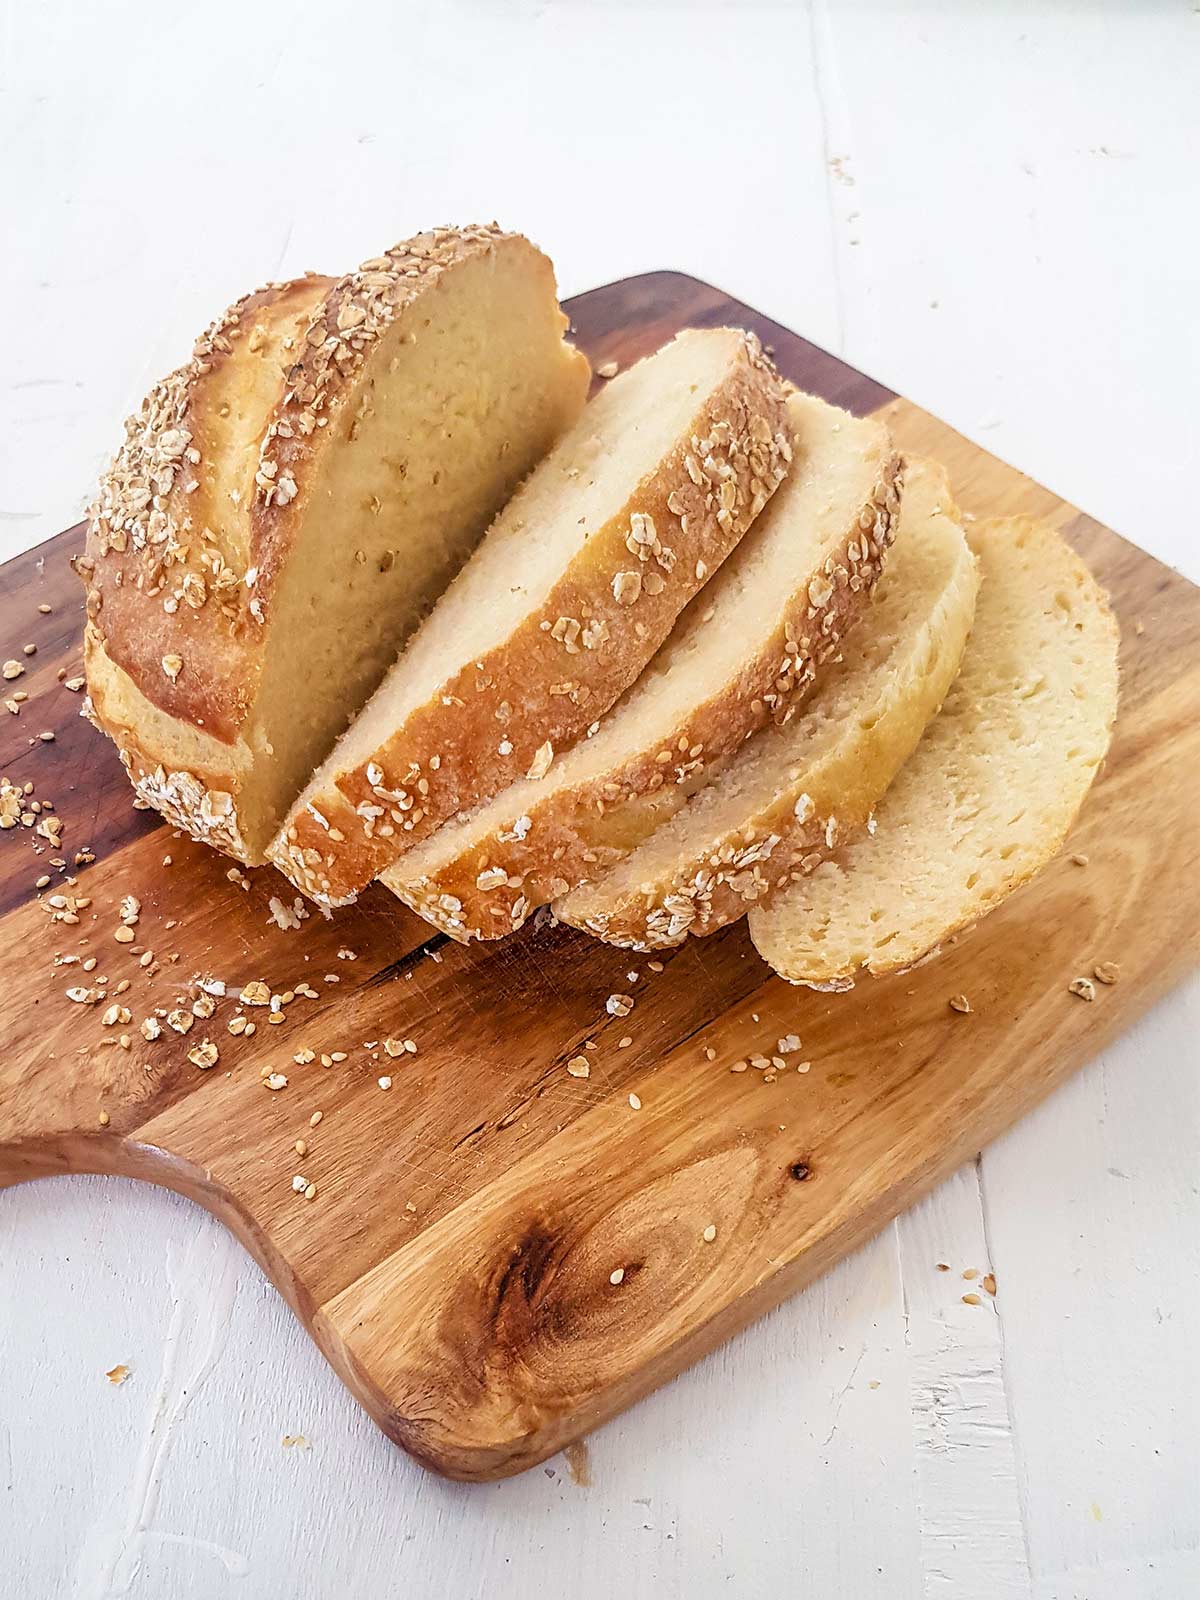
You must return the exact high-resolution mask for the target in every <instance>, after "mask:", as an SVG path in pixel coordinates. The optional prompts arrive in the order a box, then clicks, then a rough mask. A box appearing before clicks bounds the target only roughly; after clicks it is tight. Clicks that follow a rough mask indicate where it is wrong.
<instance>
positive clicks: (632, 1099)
mask: <svg viewBox="0 0 1200 1600" xmlns="http://www.w3.org/2000/svg"><path fill="white" fill-rule="evenodd" d="M629 1104H630V1105H631V1106H632V1107H633V1109H634V1110H635V1111H640V1110H641V1109H642V1100H641V1096H640V1095H636V1094H631V1095H630V1096H629Z"/></svg>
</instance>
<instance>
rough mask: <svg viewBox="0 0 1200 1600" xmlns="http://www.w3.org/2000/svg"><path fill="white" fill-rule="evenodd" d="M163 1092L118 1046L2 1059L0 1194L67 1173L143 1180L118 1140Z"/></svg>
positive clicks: (0, 1068)
mask: <svg viewBox="0 0 1200 1600" xmlns="http://www.w3.org/2000/svg"><path fill="white" fill-rule="evenodd" d="M139 1077H140V1078H141V1080H142V1081H141V1082H139V1081H138V1080H139ZM162 1087H163V1086H162V1085H161V1084H156V1083H155V1082H153V1081H152V1080H151V1078H150V1076H149V1075H148V1074H147V1073H145V1072H144V1070H143V1069H142V1068H140V1067H139V1066H138V1065H137V1064H136V1063H135V1062H134V1061H133V1059H132V1056H131V1053H130V1052H129V1051H127V1050H122V1049H121V1048H120V1046H119V1045H118V1044H117V1043H116V1042H115V1041H114V1042H113V1044H112V1046H111V1047H108V1048H105V1049H100V1050H96V1051H91V1052H88V1051H84V1052H78V1053H71V1054H69V1055H65V1054H62V1053H55V1052H53V1051H50V1050H49V1049H47V1051H46V1052H44V1053H42V1054H39V1055H37V1056H35V1057H34V1058H33V1059H29V1058H26V1059H24V1060H20V1059H16V1060H14V1059H11V1058H10V1059H8V1060H2V1061H0V1188H6V1187H8V1186H10V1185H11V1184H14V1183H23V1182H25V1181H26V1180H28V1179H31V1178H45V1177H52V1176H54V1175H55V1174H62V1173H69V1172H116V1173H126V1174H128V1175H130V1176H134V1177H140V1176H145V1175H146V1174H144V1173H142V1172H141V1171H140V1170H139V1168H140V1163H139V1161H138V1160H137V1159H136V1158H131V1153H130V1147H129V1146H128V1145H127V1144H126V1142H125V1140H124V1139H123V1138H122V1137H121V1135H122V1134H125V1133H128V1132H130V1131H131V1130H132V1129H133V1128H134V1127H135V1126H136V1125H137V1123H138V1122H140V1121H142V1120H144V1118H145V1116H146V1113H147V1111H148V1109H151V1108H152V1106H153V1103H154V1102H155V1100H156V1099H158V1098H159V1096H160V1094H161V1092H162Z"/></svg>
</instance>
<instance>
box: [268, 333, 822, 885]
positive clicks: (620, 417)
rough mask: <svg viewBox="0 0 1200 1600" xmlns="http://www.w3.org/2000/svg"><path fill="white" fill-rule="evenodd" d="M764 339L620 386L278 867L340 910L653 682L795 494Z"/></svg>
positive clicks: (396, 676)
mask: <svg viewBox="0 0 1200 1600" xmlns="http://www.w3.org/2000/svg"><path fill="white" fill-rule="evenodd" d="M791 453H792V452H791V444H790V441H789V440H788V437H787V431H786V412H785V407H784V391H783V386H782V383H781V381H780V379H779V377H778V375H777V374H776V372H775V370H774V368H773V367H772V366H771V364H770V363H769V362H768V361H767V359H766V357H765V356H764V355H763V353H762V350H761V347H760V346H759V343H758V340H757V339H755V338H754V336H753V335H752V334H745V333H741V332H739V331H737V330H735V329H731V328H717V329H711V330H708V331H703V332H687V333H683V334H680V335H679V337H678V338H676V339H675V340H674V341H673V342H672V343H671V344H669V345H667V346H665V347H664V348H663V349H662V350H660V351H658V352H657V354H655V355H653V356H650V357H648V358H647V359H646V360H644V361H641V362H639V363H638V364H637V365H636V366H634V367H632V368H630V369H629V370H628V371H627V372H625V373H623V374H622V375H621V376H620V377H618V378H616V379H615V380H614V381H613V382H612V383H610V384H609V385H608V386H607V387H606V388H605V389H604V390H603V392H602V393H601V394H600V395H599V396H598V397H597V398H596V399H595V400H593V401H592V403H591V404H590V405H589V406H588V407H587V409H586V410H585V412H584V414H583V416H582V417H581V418H580V419H579V422H578V423H577V424H576V425H575V427H574V428H573V429H572V430H571V432H570V433H569V434H568V435H566V437H565V438H563V439H562V440H561V441H560V442H559V444H558V445H557V447H556V448H555V449H554V450H553V451H552V452H551V454H550V455H549V456H548V457H547V458H546V460H545V461H544V462H543V463H542V464H541V466H540V467H539V468H538V470H537V472H535V473H534V474H533V476H532V477H531V478H530V479H529V481H528V482H527V483H525V484H524V485H523V486H522V487H521V489H520V491H519V492H518V493H517V494H516V495H514V497H513V499H512V500H511V501H510V502H509V504H508V505H507V506H506V507H505V508H504V510H503V511H502V512H501V514H500V516H499V517H497V519H496V521H495V523H494V524H493V526H492V527H491V529H490V530H489V532H488V535H487V538H486V539H485V540H484V542H483V544H482V545H481V546H480V548H479V550H478V551H477V552H476V554H475V556H474V557H473V558H472V559H471V561H470V562H469V563H468V564H467V566H466V567H465V568H464V569H463V571H462V573H461V574H460V576H459V577H458V579H457V580H456V581H455V582H454V584H453V585H452V586H451V587H450V589H449V590H448V591H447V593H446V595H445V596H444V597H443V599H442V601H441V603H440V604H439V605H438V607H437V609H436V610H435V612H434V613H433V615H432V616H431V617H430V618H429V620H428V621H427V622H426V623H425V625H424V626H423V627H422V628H421V629H420V631H419V632H418V633H417V634H416V635H415V636H414V637H413V639H412V641H411V643H410V644H409V646H408V648H407V650H406V651H405V652H404V654H403V655H402V656H401V658H400V659H399V661H398V662H397V663H396V665H395V667H394V668H393V670H392V671H391V672H390V673H389V674H388V676H387V678H386V679H385V680H384V682H383V684H382V685H381V686H380V688H379V690H378V692H377V693H376V695H375V697H374V698H373V699H372V700H371V702H370V704H369V705H368V706H367V707H366V709H365V710H364V712H363V714H362V716H361V717H360V718H359V719H358V721H357V722H356V723H355V724H354V725H353V726H352V727H351V728H350V729H348V730H347V732H346V734H345V736H344V737H343V738H342V739H341V740H340V741H339V743H338V744H337V746H336V747H335V749H334V750H333V752H332V754H331V755H330V756H329V758H328V760H327V761H325V763H324V764H323V765H322V766H321V768H320V769H319V770H318V771H317V772H316V773H315V774H314V776H313V778H312V781H311V782H310V783H309V784H308V786H307V787H306V788H305V790H304V792H303V793H302V794H301V796H300V798H299V800H298V801H297V802H296V804H295V806H294V807H293V808H292V811H291V813H290V814H289V816H288V819H287V823H286V826H285V828H284V829H283V830H282V831H281V833H280V835H279V837H278V838H277V839H276V840H275V841H274V842H273V844H272V846H271V850H270V855H271V859H272V860H273V861H274V862H275V863H276V865H277V866H278V867H279V868H280V869H281V870H282V871H283V872H285V873H286V874H287V876H288V877H290V878H291V879H292V881H293V882H294V883H295V884H296V885H297V886H298V887H299V888H301V889H303V890H304V891H305V893H307V894H309V895H311V896H312V897H313V898H314V899H316V900H319V901H323V902H324V903H326V904H335V903H342V902H345V901H347V900H349V899H351V898H352V897H353V896H354V895H355V893H356V892H357V891H358V890H359V889H361V888H363V887H364V886H365V885H366V884H367V883H369V882H370V881H371V879H372V878H374V877H375V876H376V875H377V874H378V873H379V872H381V871H383V870H384V869H385V868H386V867H388V866H389V865H390V864H391V862H392V861H394V860H395V859H396V858H397V857H398V856H400V855H401V854H402V853H403V852H404V851H406V850H408V849H410V848H411V847H412V846H413V845H415V844H417V843H418V842H419V840H421V839H422V838H425V837H426V836H428V835H429V834H431V833H432V832H433V831H434V829H435V828H437V827H438V826H439V824H441V823H443V822H445V821H446V820H447V819H448V818H450V817H453V816H455V815H456V814H457V813H459V812H463V811H466V810H468V809H470V808H472V807H474V806H476V805H479V804H480V803H481V802H483V801H485V800H487V799H489V798H490V797H491V796H492V795H494V794H496V793H497V792H498V791H499V790H501V789H503V788H505V787H507V785H509V784H511V783H513V782H515V781H516V780H517V779H519V778H522V777H524V776H525V775H526V774H527V773H528V774H530V775H532V776H537V775H539V774H544V773H545V772H546V771H547V770H549V768H550V766H551V763H552V762H553V761H554V758H555V755H556V753H558V752H560V751H561V750H563V749H564V747H566V746H569V745H570V744H572V743H573V742H574V741H575V740H576V739H577V738H578V737H579V736H580V735H581V734H582V733H583V732H584V730H585V729H587V728H588V727H589V726H590V725H591V724H592V723H593V722H595V720H596V719H597V718H599V717H600V716H601V715H602V714H603V713H604V712H605V711H606V710H607V709H608V707H609V706H610V705H612V703H613V702H614V701H615V700H616V699H617V697H618V696H619V695H620V694H621V693H622V691H623V690H624V689H625V688H626V687H627V686H628V685H629V684H630V683H631V682H632V681H633V680H634V679H635V678H636V677H637V675H638V674H639V672H640V671H641V670H642V667H643V666H644V665H645V663H646V662H647V661H648V660H649V659H650V657H651V656H652V655H653V654H654V652H655V651H656V650H657V648H658V646H659V645H660V644H661V643H662V640H663V639H664V637H665V636H666V634H667V633H668V632H669V631H670V628H671V625H672V623H673V622H674V620H675V617H676V616H677V614H678V613H679V612H680V611H681V610H682V608H683V606H684V605H685V604H686V602H687V601H688V600H689V599H690V598H691V597H692V595H693V594H694V593H695V592H696V590H697V589H699V588H700V586H701V584H702V583H703V582H704V581H705V579H706V578H707V577H708V576H709V575H710V574H711V573H712V572H713V571H715V569H716V568H717V567H718V566H719V565H720V564H721V562H722V561H723V560H724V559H725V557H726V556H727V555H728V554H729V552H730V550H732V549H733V547H734V546H735V545H736V544H737V541H738V540H739V539H740V538H741V536H742V534H743V533H744V532H745V531H746V529H747V528H748V527H749V526H750V523H751V522H752V521H753V519H754V518H755V517H756V516H757V515H758V513H759V512H760V511H761V510H762V508H763V506H764V505H765V504H766V502H767V500H768V499H769V498H770V496H771V495H772V494H773V493H774V491H775V488H776V486H777V485H778V484H779V483H780V482H781V481H782V479H783V477H784V474H785V471H786V463H787V461H788V459H789V458H790V456H791Z"/></svg>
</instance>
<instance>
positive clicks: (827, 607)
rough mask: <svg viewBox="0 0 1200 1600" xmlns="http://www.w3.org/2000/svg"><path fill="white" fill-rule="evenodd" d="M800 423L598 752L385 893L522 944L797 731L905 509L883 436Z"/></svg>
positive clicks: (497, 812) (529, 789)
mask: <svg viewBox="0 0 1200 1600" xmlns="http://www.w3.org/2000/svg"><path fill="white" fill-rule="evenodd" d="M788 421H789V424H790V426H791V430H792V435H793V439H794V447H795V461H794V464H793V466H792V468H791V471H790V473H789V475H788V477H787V479H786V480H785V482H784V483H783V485H782V486H781V487H780V489H779V490H778V492H777V493H776V495H775V497H774V499H773V500H772V501H771V503H770V505H769V506H768V507H767V509H766V510H765V511H764V512H763V514H762V516H761V517H760V518H759V519H758V522H757V523H756V524H755V526H754V528H753V530H752V531H751V533H750V534H749V535H748V537H747V538H745V539H744V540H743V541H742V543H741V544H740V545H739V546H738V548H737V550H736V551H735V552H734V553H733V555H732V556H730V558H729V559H728V561H726V563H725V565H724V566H723V567H722V568H721V570H720V571H719V572H718V573H717V575H716V577H715V578H713V579H712V580H711V582H710V583H709V584H708V585H707V586H706V587H705V588H704V589H703V590H702V591H701V593H700V594H699V595H697V596H696V598H695V599H694V600H693V601H692V602H691V604H690V606H689V607H688V609H687V610H686V611H685V612H684V613H683V614H682V616H681V617H680V618H679V620H678V621H677V623H676V624H675V627H674V629H673V631H672V633H671V635H670V637H669V638H668V639H667V641H666V643H665V644H664V645H663V647H662V649H661V650H660V651H659V653H658V655H657V656H655V658H654V660H653V661H652V662H651V663H650V665H649V667H648V668H647V669H646V671H645V672H644V673H643V674H642V676H641V678H640V679H639V680H638V682H637V683H636V684H635V685H634V687H633V688H632V689H630V690H629V692H628V693H627V694H626V696H625V697H624V699H623V700H621V701H620V702H619V703H618V704H617V705H616V706H615V707H614V708H613V710H612V711H611V712H610V713H609V714H608V716H606V717H605V718H604V719H603V720H602V721H601V723H600V726H599V728H598V730H597V731H596V732H595V734H594V735H593V736H592V737H591V738H589V739H586V740H584V741H583V742H581V743H580V744H577V745H576V746H575V747H574V748H573V749H571V750H569V751H567V752H566V753H565V754H564V755H563V756H561V757H560V758H559V759H558V760H557V761H556V762H555V763H554V765H553V767H552V768H551V769H550V771H549V772H548V773H547V774H546V775H545V776H544V777H543V778H541V779H538V780H533V781H531V780H522V781H520V782H518V783H515V784H513V785H512V786H511V787H510V788H508V789H505V790H504V791H503V792H502V793H501V794H500V795H498V796H497V797H496V799H495V800H493V801H491V802H489V803H488V804H486V805H484V806H483V807H481V808H480V809H479V810H477V811H475V812H474V813H472V815H471V816H469V817H468V818H466V819H465V820H464V821H462V822H455V823H449V824H447V825H446V826H445V827H444V828H442V829H441V830H440V831H439V832H437V833H436V834H434V835H433V837H432V838H430V839H428V840H426V841H425V842H424V843H423V844H420V845H417V846H416V847H415V848H413V849H411V850H409V851H408V852H407V853H406V854H405V855H403V856H401V857H400V859H399V860H398V861H397V862H396V863H395V864H394V866H392V867H391V868H390V869H389V870H388V871H387V872H386V873H385V874H384V875H383V881H384V883H386V884H387V886H388V887H389V888H390V889H392V890H394V891H395V893H397V894H398V895H399V896H400V897H401V899H403V900H405V901H407V903H408V904H409V905H411V906H412V907H414V909H415V910H417V911H420V912H421V913H422V914H423V915H424V916H426V917H427V918H428V919H429V920H430V921H432V922H434V923H435V924H436V925H437V926H438V927H440V928H443V929H445V931H447V932H448V933H450V934H451V935H452V936H453V937H454V938H456V939H464V940H465V939H471V938H476V939H494V938H499V937H500V936H501V935H503V934H507V933H511V932H512V931H513V930H514V929H515V928H518V927H520V925H521V923H522V921H523V920H524V919H525V917H526V916H527V915H528V914H529V913H530V912H531V911H533V910H534V909H535V908H536V907H537V906H539V905H544V904H546V903H547V902H548V901H550V900H553V899H554V898H555V896H556V895H559V894H562V893H564V892H565V891H566V890H567V889H568V888H569V887H570V886H572V885H574V884H576V883H579V882H580V881H582V880H583V879H585V878H590V877H594V876H595V875H596V874H597V872H598V871H600V870H602V869H603V866H604V865H605V864H606V863H607V862H609V861H611V860H613V859H615V858H616V857H617V856H618V855H620V854H622V853H623V852H624V851H626V850H629V849H631V848H633V846H634V845H635V844H637V843H638V841H639V840H640V839H642V838H645V837H646V835H647V834H648V833H650V832H651V831H652V830H653V828H654V827H655V826H656V825H657V824H658V823H659V822H660V821H662V820H663V819H664V818H665V817H667V816H668V815H670V813H671V812H672V811H673V810H676V809H677V808H678V807H679V806H680V805H682V804H683V802H684V800H685V799H686V798H687V795H688V794H689V793H690V792H691V791H692V790H694V789H695V788H697V787H698V786H699V785H700V784H702V783H703V782H704V781H705V780H706V778H707V777H708V776H709V774H710V773H711V772H712V771H713V770H714V768H715V767H716V766H717V765H719V764H720V763H721V762H722V761H724V760H727V759H728V758H729V757H730V756H731V755H732V754H733V753H734V751H736V750H737V749H738V747H739V746H740V745H741V744H742V742H743V740H744V739H745V738H746V737H747V736H748V735H749V734H750V733H752V732H753V731H754V729H756V728H758V727H761V726H762V724H763V723H764V722H766V721H768V720H771V719H773V720H775V721H776V722H779V723H783V722H786V721H787V720H788V719H789V718H790V717H791V716H792V714H793V713H794V712H795V710H796V708H797V706H798V705H799V703H800V700H801V699H802V697H803V694H804V692H805V691H806V690H807V688H808V686H809V685H810V683H811V681H812V679H813V676H814V674H815V672H816V670H817V667H818V666H819V665H820V663H821V662H823V661H824V660H825V659H826V658H827V657H828V656H829V655H831V654H832V653H833V651H834V650H835V649H836V648H837V645H838V641H839V639H840V638H841V636H842V634H843V633H844V632H845V630H846V629H847V628H848V627H849V625H850V624H851V623H852V622H853V621H854V620H855V618H856V617H857V616H858V615H859V613H860V612H861V611H862V610H863V609H864V608H865V607H866V606H867V603H868V600H869V598H870V594H871V590H872V588H873V587H874V583H875V580H876V578H877V576H878V573H879V571H880V567H881V565H882V562H883V556H884V552H885V550H886V547H887V545H888V543H889V541H890V539H891V537H892V527H893V522H894V518H895V513H896V508H897V505H898V498H897V474H898V469H899V458H898V457H897V455H896V453H895V451H894V450H893V448H892V444H891V441H890V439H889V437H888V433H887V429H886V428H885V427H884V426H883V425H882V424H881V423H878V422H872V421H870V420H866V421H857V420H856V419H855V418H853V417H851V416H849V415H848V414H847V413H846V412H844V411H839V410H838V409H837V408H836V407H835V406H830V405H826V403H825V402H824V401H823V400H818V399H816V398H815V397H813V396H812V395H802V394H792V395H791V396H789V399H788Z"/></svg>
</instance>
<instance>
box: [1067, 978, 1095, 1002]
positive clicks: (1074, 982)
mask: <svg viewBox="0 0 1200 1600" xmlns="http://www.w3.org/2000/svg"><path fill="white" fill-rule="evenodd" d="M1067 991H1068V993H1070V994H1073V995H1076V996H1077V997H1078V998H1079V999H1080V1000H1094V999H1095V998H1096V985H1095V984H1094V983H1093V982H1092V980H1091V979H1090V978H1072V979H1071V981H1070V983H1069V984H1068V985H1067Z"/></svg>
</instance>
